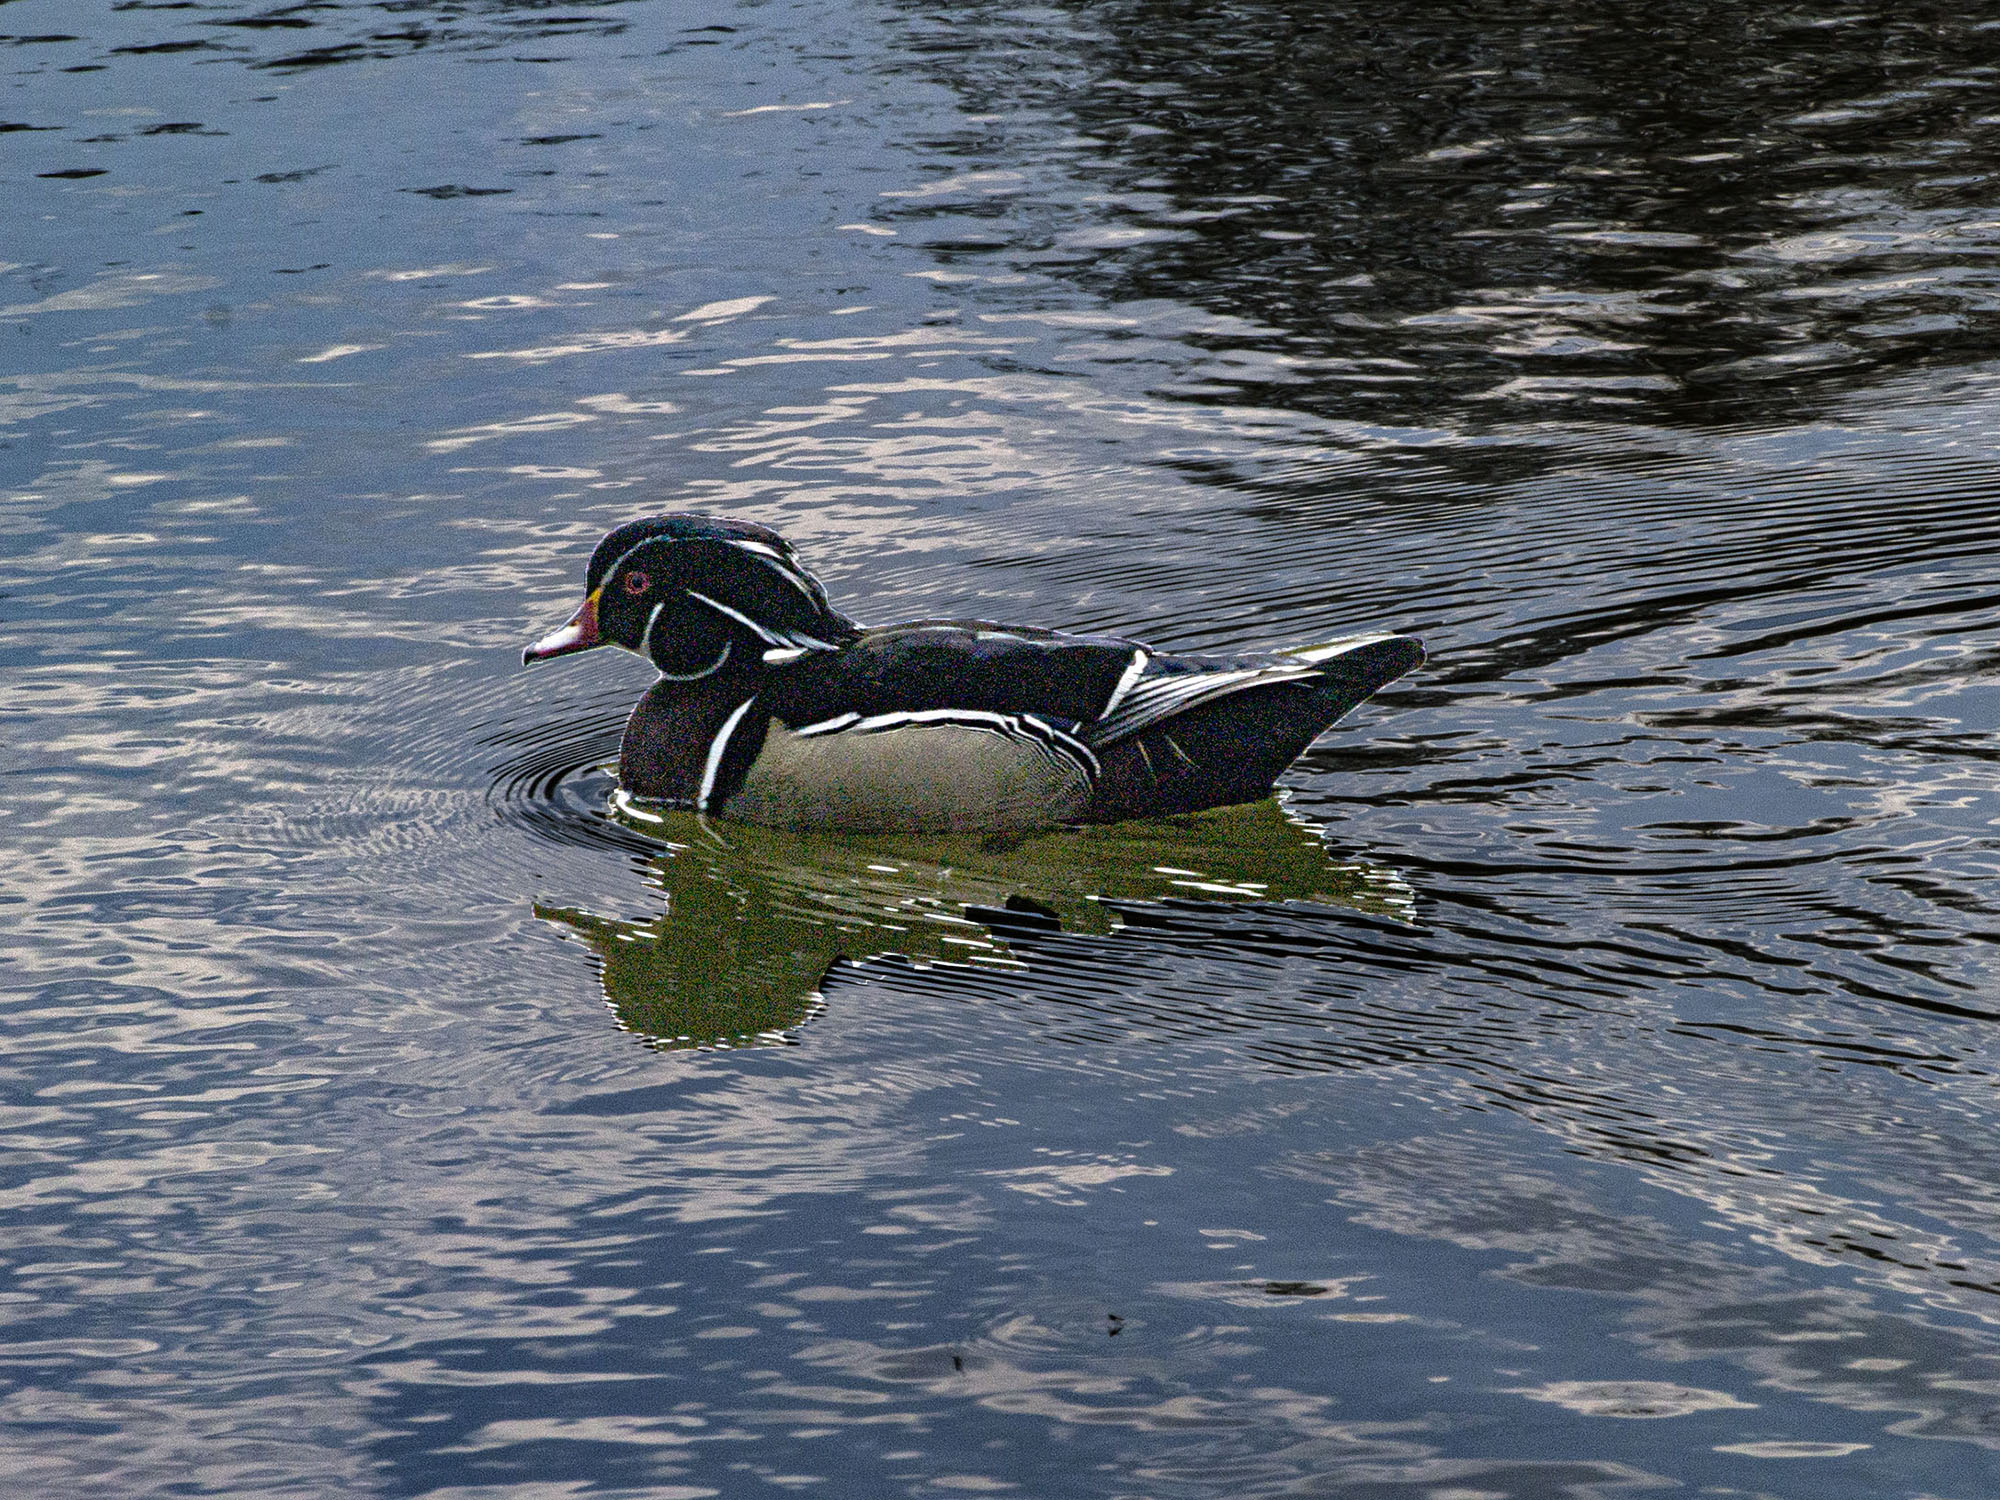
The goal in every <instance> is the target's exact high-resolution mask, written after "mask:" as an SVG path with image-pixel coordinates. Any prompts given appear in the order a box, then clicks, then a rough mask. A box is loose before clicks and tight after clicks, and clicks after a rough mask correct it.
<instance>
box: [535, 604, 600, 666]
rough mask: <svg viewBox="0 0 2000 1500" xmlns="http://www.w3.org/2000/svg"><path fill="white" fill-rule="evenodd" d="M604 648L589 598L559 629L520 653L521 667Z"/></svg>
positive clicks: (593, 605)
mask: <svg viewBox="0 0 2000 1500" xmlns="http://www.w3.org/2000/svg"><path fill="white" fill-rule="evenodd" d="M603 644H604V638H603V637H602V636H600V635H599V634H598V633H597V595H596V594H592V595H591V596H590V597H589V598H588V599H586V600H584V601H583V607H582V608H580V609H579V610H577V612H576V613H575V614H573V615H571V616H570V617H569V619H568V620H567V621H566V622H565V623H564V624H562V625H559V626H557V627H556V628H555V629H554V630H551V631H550V632H549V633H548V634H547V635H545V636H543V637H542V638H541V639H540V640H538V641H536V642H535V644H534V645H532V646H530V647H528V649H527V650H525V651H523V652H522V653H521V662H522V665H524V666H525V665H528V664H530V663H533V662H538V661H547V660H548V659H549V658H550V657H552V656H568V655H569V654H570V653H572V652H575V651H588V650H590V648H591V647H593V646H601V645H603Z"/></svg>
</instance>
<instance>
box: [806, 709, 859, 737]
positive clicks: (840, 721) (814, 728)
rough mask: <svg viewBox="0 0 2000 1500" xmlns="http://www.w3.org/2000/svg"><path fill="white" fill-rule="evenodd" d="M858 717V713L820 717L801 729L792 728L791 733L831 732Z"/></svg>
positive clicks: (845, 725)
mask: <svg viewBox="0 0 2000 1500" xmlns="http://www.w3.org/2000/svg"><path fill="white" fill-rule="evenodd" d="M860 717H861V715H860V714H852V713H849V714H835V715H834V716H833V717H832V718H831V719H821V720H820V721H819V722H818V723H817V724H808V725H806V726H805V728H803V729H794V730H793V731H792V733H794V734H796V735H801V736H803V735H808V734H833V733H835V732H837V731H839V730H842V729H845V728H846V727H847V726H848V725H849V724H852V723H854V722H856V721H857V720H858V719H860Z"/></svg>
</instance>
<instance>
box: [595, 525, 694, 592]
mask: <svg viewBox="0 0 2000 1500" xmlns="http://www.w3.org/2000/svg"><path fill="white" fill-rule="evenodd" d="M675 540H677V538H674V537H670V536H649V537H647V538H646V540H645V541H643V542H641V543H639V545H638V546H636V547H627V548H626V549H625V550H624V551H623V552H621V553H619V554H618V560H617V561H616V562H614V563H613V564H612V565H611V566H610V567H608V568H606V569H605V570H604V576H603V577H602V578H600V579H598V580H597V586H598V587H599V588H603V587H604V586H605V585H606V584H608V583H610V582H611V580H612V579H614V578H616V577H617V576H618V570H619V569H620V568H622V567H624V566H625V559H626V558H628V557H630V556H631V555H632V554H633V553H635V552H640V551H643V550H645V549H646V548H647V547H650V546H652V545H653V543H655V542H671V541H675Z"/></svg>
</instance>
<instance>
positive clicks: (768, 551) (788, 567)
mask: <svg viewBox="0 0 2000 1500" xmlns="http://www.w3.org/2000/svg"><path fill="white" fill-rule="evenodd" d="M729 545H730V546H732V547H736V548H740V549H741V550H742V551H745V552H747V553H749V554H750V555H751V556H752V557H754V558H756V559H757V561H758V562H760V563H762V564H763V565H764V566H765V567H767V568H769V569H770V570H771V571H772V572H774V573H776V574H777V575H778V576H779V577H780V578H782V579H784V580H785V582H787V583H789V584H790V585H791V586H792V587H793V588H795V589H797V590H798V591H799V592H800V593H801V594H804V595H805V596H806V598H808V599H809V600H811V601H812V605H813V608H815V609H819V608H821V607H822V606H823V605H824V604H825V601H824V600H823V599H821V598H820V596H819V595H818V594H816V593H815V592H814V591H813V587H812V584H811V583H810V582H809V581H808V580H807V578H806V575H805V574H804V572H802V571H801V570H800V568H799V566H798V564H797V563H795V562H793V561H792V560H791V559H790V558H789V557H787V556H785V554H784V553H782V552H780V551H779V550H778V549H777V548H776V547H773V546H771V545H769V544H768V543H765V542H752V541H746V540H741V539H739V540H736V541H732V542H730V543H729Z"/></svg>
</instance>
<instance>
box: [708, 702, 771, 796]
mask: <svg viewBox="0 0 2000 1500" xmlns="http://www.w3.org/2000/svg"><path fill="white" fill-rule="evenodd" d="M756 701H757V700H756V699H755V698H745V699H744V700H743V701H742V702H741V703H739V704H737V705H736V712H735V713H733V714H731V715H730V716H729V717H728V718H726V719H724V720H723V721H722V728H721V729H719V730H718V731H716V736H715V738H714V739H712V740H710V741H709V742H708V759H707V761H705V762H704V763H703V765H702V768H701V790H700V791H699V792H697V793H696V794H695V799H694V805H695V811H697V812H707V811H708V798H709V794H710V793H711V792H713V791H714V790H715V778H716V777H717V776H718V775H720V774H721V772H722V757H723V756H725V755H727V754H728V753H729V737H730V736H731V735H732V734H734V733H736V726H737V725H738V724H739V723H741V722H742V719H743V716H744V715H745V714H746V713H748V712H749V711H750V705H751V704H753V703H755V702H756Z"/></svg>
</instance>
